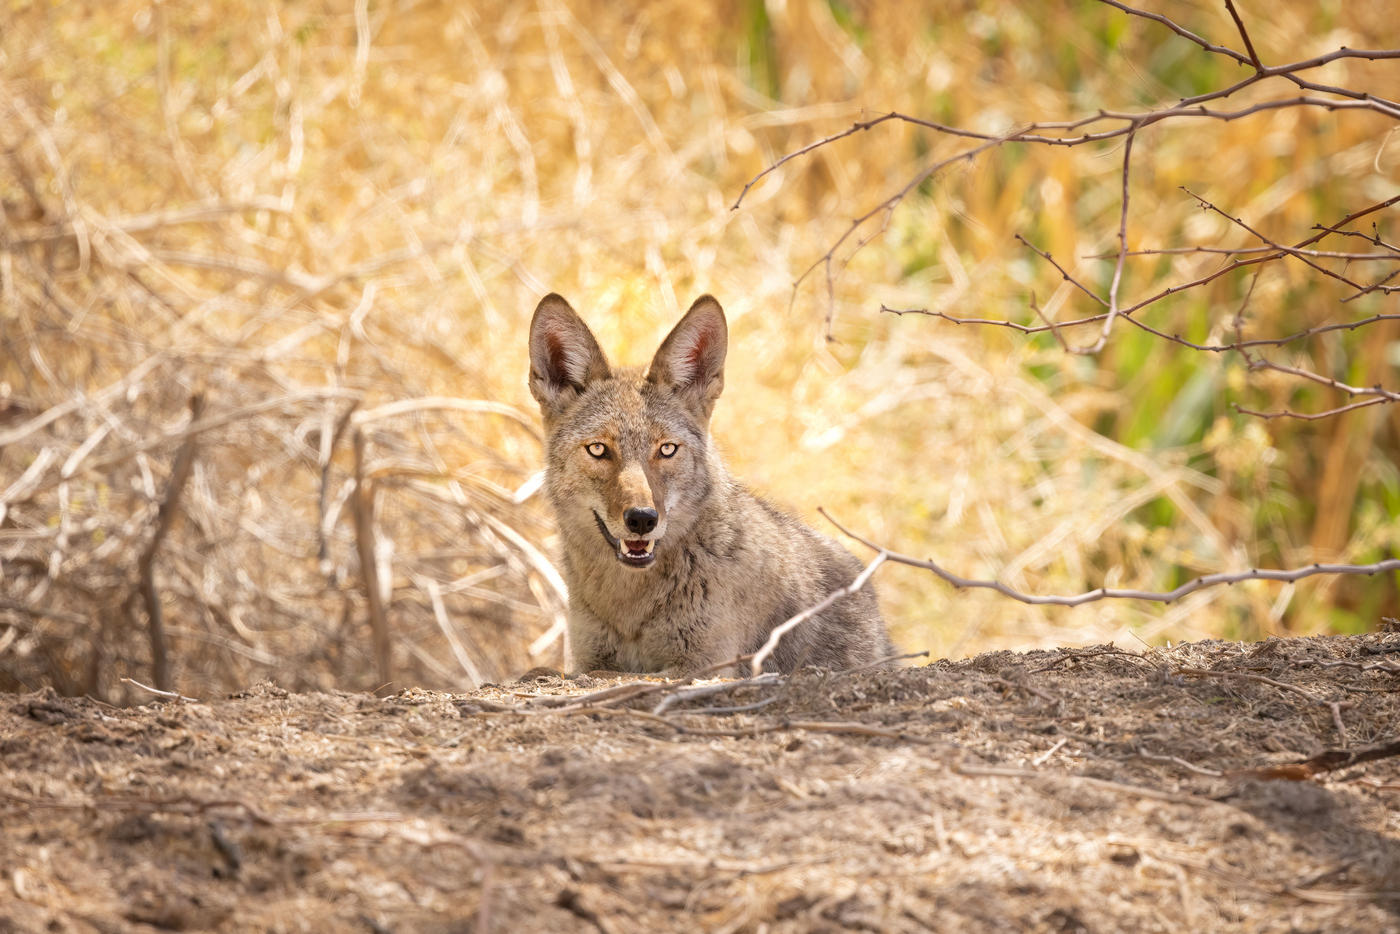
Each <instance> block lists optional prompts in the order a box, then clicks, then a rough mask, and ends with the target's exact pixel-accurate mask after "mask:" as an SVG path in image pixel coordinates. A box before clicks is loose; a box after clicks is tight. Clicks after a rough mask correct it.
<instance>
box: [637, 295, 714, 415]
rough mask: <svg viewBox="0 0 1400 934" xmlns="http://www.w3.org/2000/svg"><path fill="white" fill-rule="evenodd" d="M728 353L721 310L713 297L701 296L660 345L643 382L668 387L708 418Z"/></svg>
mask: <svg viewBox="0 0 1400 934" xmlns="http://www.w3.org/2000/svg"><path fill="white" fill-rule="evenodd" d="M728 350H729V325H728V324H726V323H725V320H724V309H723V308H721V307H719V302H717V301H715V299H714V296H712V295H702V296H700V297H699V298H697V299H696V300H695V304H694V305H691V306H690V310H689V311H687V312H686V313H685V317H684V318H682V319H681V320H680V323H679V324H677V325H676V326H675V327H674V328H672V329H671V333H670V334H668V335H666V339H665V340H664V341H662V342H661V346H660V347H659V348H658V349H657V351H656V356H655V357H653V358H652V360H651V366H650V367H649V368H648V369H647V381H648V382H651V383H655V384H656V385H658V386H670V387H671V388H672V389H673V390H675V392H676V393H678V394H680V395H682V396H685V397H687V398H688V399H689V401H690V402H691V404H692V405H694V406H696V407H697V409H698V410H699V411H700V412H701V413H702V414H703V415H704V416H705V417H706V418H709V416H710V412H711V411H712V410H713V409H714V407H715V400H716V399H718V398H719V394H720V391H721V390H723V389H724V355H725V353H726V352H727V351H728Z"/></svg>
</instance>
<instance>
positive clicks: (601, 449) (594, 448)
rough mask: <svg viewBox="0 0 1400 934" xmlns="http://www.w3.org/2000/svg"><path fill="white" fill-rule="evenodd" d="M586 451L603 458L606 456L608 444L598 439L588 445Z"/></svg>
mask: <svg viewBox="0 0 1400 934" xmlns="http://www.w3.org/2000/svg"><path fill="white" fill-rule="evenodd" d="M588 453H589V454H592V455H593V456H594V457H597V458H603V457H607V456H608V446H607V445H606V444H603V443H601V442H598V441H594V442H593V443H592V444H590V445H588Z"/></svg>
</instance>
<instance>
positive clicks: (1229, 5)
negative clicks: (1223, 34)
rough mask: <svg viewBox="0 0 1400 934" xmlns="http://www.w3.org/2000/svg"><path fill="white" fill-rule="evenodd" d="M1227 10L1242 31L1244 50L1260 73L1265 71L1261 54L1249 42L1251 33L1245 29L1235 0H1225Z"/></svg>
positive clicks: (1237, 27)
mask: <svg viewBox="0 0 1400 934" xmlns="http://www.w3.org/2000/svg"><path fill="white" fill-rule="evenodd" d="M1225 9H1227V10H1229V11H1230V16H1231V17H1232V18H1233V19H1234V21H1235V28H1236V29H1238V30H1239V31H1240V38H1241V39H1243V40H1244V49H1245V51H1246V52H1248V53H1249V61H1250V63H1251V64H1252V65H1253V66H1254V70H1255V71H1258V72H1261V73H1262V72H1263V71H1264V66H1263V65H1262V64H1261V63H1260V61H1259V53H1258V52H1256V51H1254V43H1253V42H1250V41H1249V32H1248V31H1247V30H1246V29H1245V28H1244V20H1242V19H1240V14H1239V13H1238V11H1236V10H1235V4H1234V2H1233V0H1225Z"/></svg>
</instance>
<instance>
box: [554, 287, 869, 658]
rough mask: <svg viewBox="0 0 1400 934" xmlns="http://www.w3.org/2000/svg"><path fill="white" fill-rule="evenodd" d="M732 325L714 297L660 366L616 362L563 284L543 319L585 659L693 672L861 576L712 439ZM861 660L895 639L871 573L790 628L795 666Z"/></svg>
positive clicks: (579, 646) (657, 361)
mask: <svg viewBox="0 0 1400 934" xmlns="http://www.w3.org/2000/svg"><path fill="white" fill-rule="evenodd" d="M727 347H728V330H727V325H726V323H725V319H724V312H723V310H722V309H721V308H720V306H719V303H718V302H716V301H715V300H714V299H713V298H711V297H709V296H704V297H702V298H701V299H699V300H698V301H697V302H696V303H695V304H694V305H693V306H692V307H691V309H690V311H689V312H687V313H686V315H685V317H684V318H682V320H681V321H680V323H678V324H677V325H676V327H675V328H674V329H673V330H672V331H671V333H670V334H669V335H668V336H667V338H666V339H665V340H664V341H663V342H662V344H661V347H660V348H659V349H658V350H657V352H656V355H655V357H653V359H652V362H651V364H650V365H649V366H648V367H647V368H646V369H645V370H643V369H641V368H635V367H619V368H616V369H614V368H613V367H611V366H610V365H609V364H608V362H607V359H606V357H604V355H603V353H602V351H601V349H600V348H599V347H598V343H597V340H596V339H595V338H594V337H593V334H592V332H591V331H589V329H588V327H587V325H585V324H584V323H583V321H582V319H581V318H579V316H578V315H577V314H576V313H575V312H574V311H573V309H572V308H570V307H569V305H568V303H567V302H565V301H564V300H563V299H562V298H560V297H559V296H557V295H550V296H547V297H546V298H545V299H544V300H543V301H541V302H540V304H539V307H538V308H536V310H535V316H534V319H533V320H532V322H531V325H530V390H531V393H532V394H533V395H534V397H535V399H536V400H537V401H538V402H539V404H540V410H541V412H542V414H543V416H544V421H545V428H546V432H547V436H548V440H547V443H546V450H545V459H546V475H545V489H546V492H547V495H548V497H549V500H550V503H551V505H552V506H553V507H554V511H555V514H556V517H557V518H558V522H559V534H560V540H561V543H562V550H563V554H562V556H561V557H562V565H563V571H564V577H565V580H566V582H567V583H568V585H569V630H570V637H571V643H572V647H573V654H574V658H573V660H572V664H573V666H574V668H575V669H577V670H583V671H589V670H594V669H599V668H604V669H610V670H628V671H648V672H650V671H665V672H668V673H671V674H681V673H684V672H687V671H693V670H696V669H698V668H701V667H705V666H708V665H711V664H716V663H718V662H722V661H725V660H728V659H730V658H734V657H735V656H737V655H741V654H746V653H748V652H751V651H753V650H755V649H756V648H757V647H758V646H759V645H761V644H762V642H763V641H764V639H766V638H767V635H768V633H769V631H771V630H772V628H773V627H774V626H776V625H778V624H780V623H782V622H783V621H784V620H786V619H788V618H789V617H790V616H792V615H793V614H795V613H797V612H799V611H801V610H803V609H805V608H806V607H808V606H811V605H813V604H815V603H817V602H819V601H820V600H821V599H823V598H824V597H825V596H826V595H827V594H828V593H830V592H831V591H832V590H835V589H836V588H838V587H841V586H844V585H845V584H847V583H849V582H850V580H851V579H852V578H854V577H855V576H856V575H857V574H858V573H859V572H860V564H859V562H857V561H856V559H855V558H854V557H853V556H852V555H851V554H850V553H849V552H847V551H846V550H845V549H844V548H842V547H841V546H840V545H837V544H836V543H835V542H833V541H831V540H830V539H827V538H825V537H823V536H821V535H818V534H817V533H816V532H814V531H812V530H811V529H809V528H807V527H806V526H805V525H803V524H802V523H801V522H799V521H798V520H796V519H794V518H792V517H791V516H788V515H786V514H784V513H782V512H780V511H778V510H776V509H774V508H773V507H771V506H769V505H768V504H766V503H764V502H762V501H761V500H759V499H757V498H756V497H754V496H753V495H752V494H750V493H749V492H748V491H747V490H745V489H744V488H743V487H742V486H741V485H740V484H739V483H738V482H737V481H735V480H734V478H733V477H732V476H731V475H730V474H729V472H728V469H727V468H726V467H725V465H724V463H723V461H722V460H721V459H720V457H719V455H718V453H717V452H716V451H715V450H714V447H713V445H712V444H711V443H710V435H709V421H710V414H711V412H712V411H713V409H714V405H715V402H716V400H717V399H718V398H719V395H720V392H721V390H722V389H723V387H724V361H725V356H726V352H727ZM803 653H805V654H806V658H807V662H808V663H809V664H814V665H830V666H839V667H852V666H854V665H859V664H868V663H869V662H871V661H874V660H875V659H878V658H881V657H885V656H887V655H889V654H891V653H892V648H891V645H890V641H889V637H888V635H887V634H886V632H885V627H884V623H883V621H882V620H881V618H880V614H879V609H878V606H877V604H876V600H875V594H874V591H873V590H871V588H870V587H869V586H868V585H867V586H866V587H865V588H864V589H863V590H861V591H860V592H859V593H857V594H855V595H853V596H851V597H849V598H846V599H845V600H842V601H839V602H838V603H837V604H835V605H833V606H832V607H831V608H829V609H828V610H827V611H824V612H823V613H822V614H820V615H818V616H816V617H813V618H812V619H811V620H809V621H808V622H807V623H806V624H804V625H803V626H802V627H799V628H798V629H797V630H794V631H793V632H792V633H791V634H789V636H788V637H786V638H785V639H784V642H783V644H782V645H781V646H780V647H779V651H778V652H777V653H775V655H774V659H775V663H776V664H777V665H778V666H779V667H783V668H786V667H790V666H791V665H792V664H794V663H795V662H796V660H797V659H798V657H800V656H801V655H802V654H803Z"/></svg>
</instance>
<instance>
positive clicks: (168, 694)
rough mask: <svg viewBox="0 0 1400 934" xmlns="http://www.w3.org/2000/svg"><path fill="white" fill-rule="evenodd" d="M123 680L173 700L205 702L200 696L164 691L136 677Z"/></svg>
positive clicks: (150, 692)
mask: <svg viewBox="0 0 1400 934" xmlns="http://www.w3.org/2000/svg"><path fill="white" fill-rule="evenodd" d="M121 682H122V684H129V685H131V686H132V687H134V688H140V689H141V690H143V691H145V692H146V693H148V694H154V695H156V696H157V697H168V698H170V699H171V700H182V701H189V702H190V703H191V704H199V703H203V702H202V701H201V700H200V699H199V698H198V697H186V696H185V695H183V694H177V693H176V692H175V691H162V690H161V689H160V688H153V687H151V686H150V685H148V684H142V683H141V682H140V681H137V680H136V679H135V678H122V679H121Z"/></svg>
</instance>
